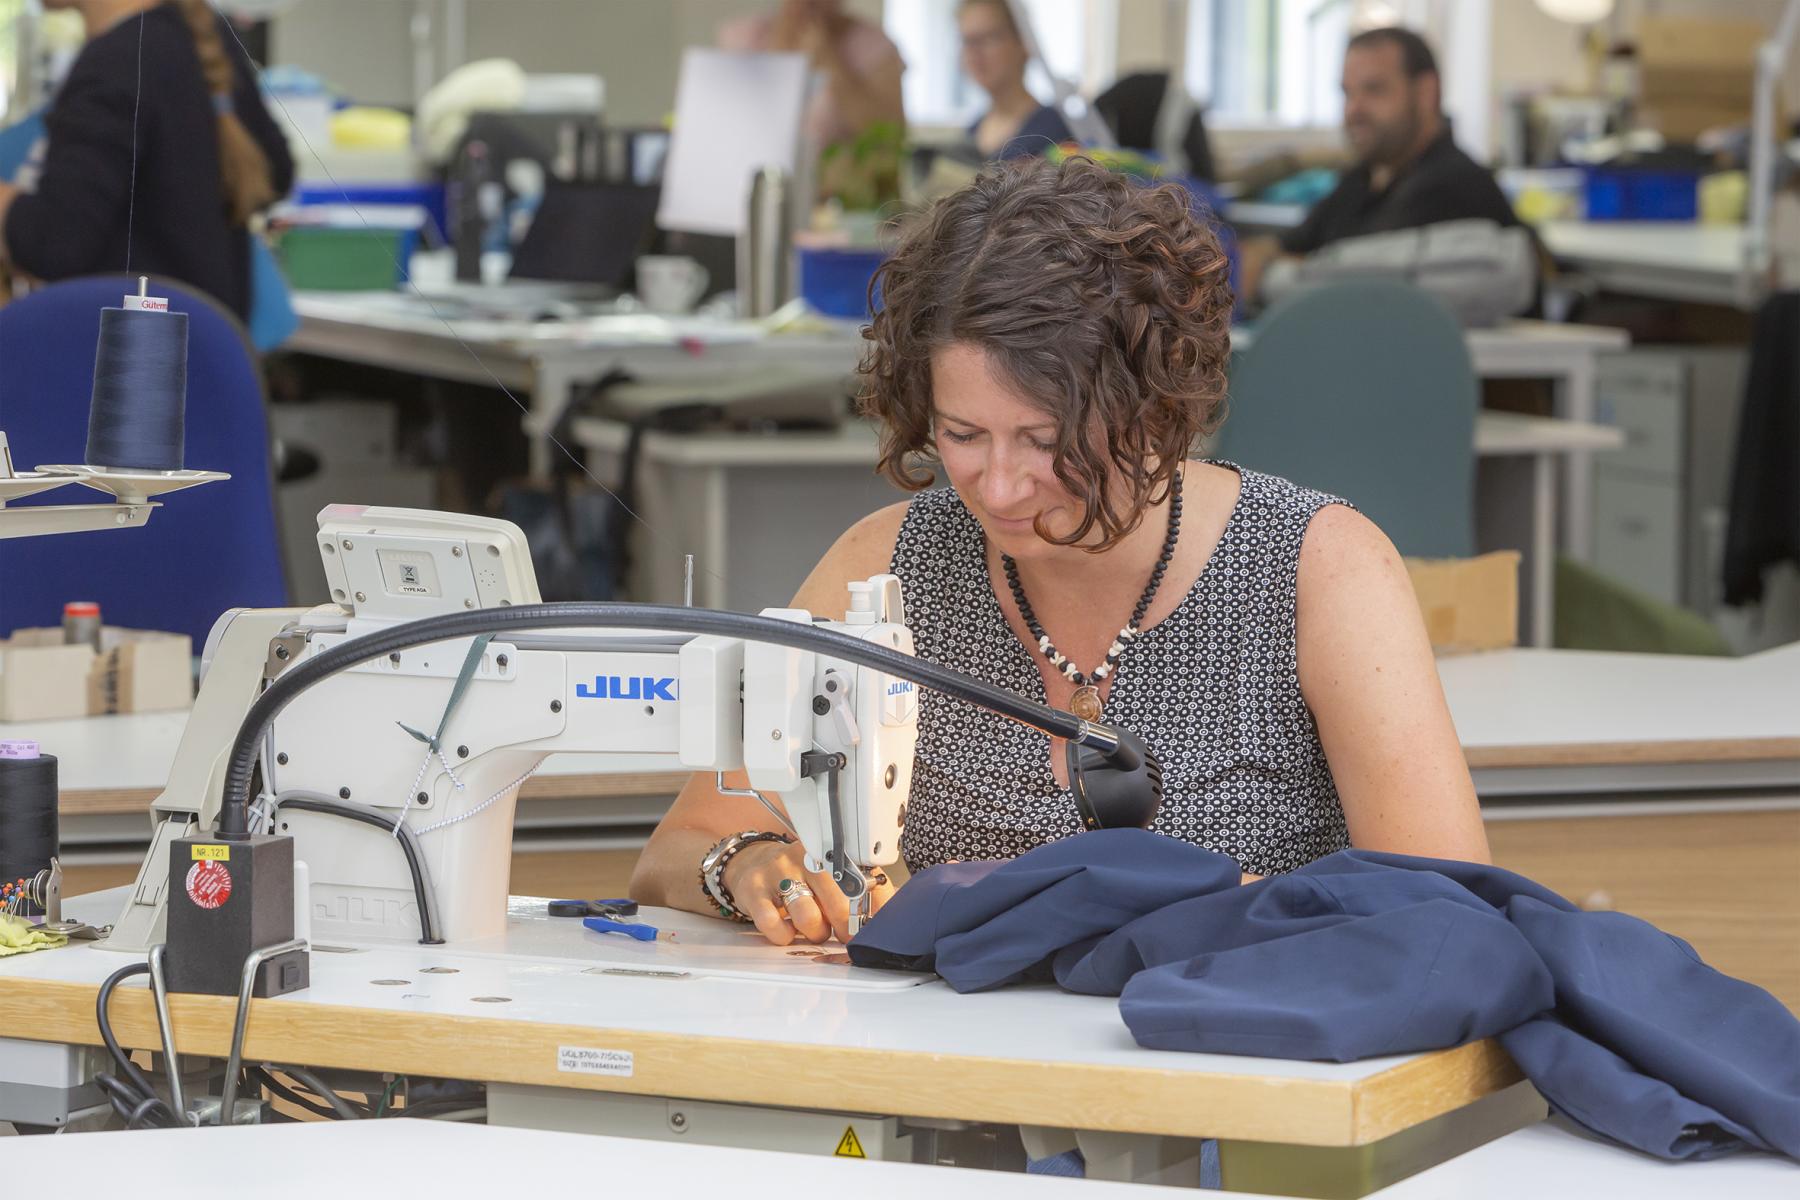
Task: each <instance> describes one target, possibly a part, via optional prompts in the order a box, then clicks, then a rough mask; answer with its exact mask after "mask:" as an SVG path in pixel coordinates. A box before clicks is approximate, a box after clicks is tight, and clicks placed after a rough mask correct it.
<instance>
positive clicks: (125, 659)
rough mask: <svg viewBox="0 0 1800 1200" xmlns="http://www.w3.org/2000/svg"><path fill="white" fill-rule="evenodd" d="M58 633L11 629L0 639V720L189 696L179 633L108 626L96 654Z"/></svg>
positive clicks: (175, 704)
mask: <svg viewBox="0 0 1800 1200" xmlns="http://www.w3.org/2000/svg"><path fill="white" fill-rule="evenodd" d="M62 638H63V635H62V630H60V629H19V630H15V631H14V632H13V636H12V637H11V638H9V639H4V640H0V721H56V720H62V719H65V718H68V717H89V716H102V715H104V714H107V713H130V712H162V711H166V710H170V709H182V708H186V707H188V706H189V705H190V704H192V703H193V701H194V683H193V657H194V647H193V642H192V640H191V639H190V638H188V637H187V636H186V635H185V634H175V633H154V632H150V631H146V630H139V629H118V628H113V627H110V626H109V627H107V628H106V629H104V630H102V631H101V634H100V645H101V650H100V651H99V652H98V653H96V652H95V651H94V649H93V647H91V646H85V645H82V646H65V645H64V644H63V640H62Z"/></svg>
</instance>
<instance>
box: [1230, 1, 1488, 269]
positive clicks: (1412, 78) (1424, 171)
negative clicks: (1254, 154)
mask: <svg viewBox="0 0 1800 1200" xmlns="http://www.w3.org/2000/svg"><path fill="white" fill-rule="evenodd" d="M1442 102H1443V82H1442V80H1440V79H1439V78H1438V69H1437V58H1436V56H1434V55H1433V54H1432V52H1431V47H1430V46H1429V45H1428V44H1427V43H1426V41H1425V39H1424V38H1422V37H1420V36H1419V35H1418V34H1416V33H1414V32H1413V31H1412V30H1410V29H1401V28H1398V27H1394V28H1384V29H1371V30H1368V31H1366V32H1363V33H1359V34H1357V35H1356V36H1355V37H1353V38H1351V39H1350V45H1349V47H1348V49H1346V50H1345V52H1344V135H1345V137H1346V138H1347V139H1348V140H1349V142H1350V147H1351V149H1352V150H1354V151H1355V153H1356V165H1355V166H1354V167H1352V168H1351V169H1350V170H1348V171H1346V172H1345V173H1344V175H1343V177H1342V178H1341V179H1339V180H1338V185H1337V188H1336V189H1335V190H1334V191H1333V192H1332V193H1331V194H1330V195H1329V196H1326V197H1325V199H1323V200H1321V201H1319V203H1318V204H1316V205H1314V206H1313V210H1312V212H1310V213H1309V214H1307V218H1306V220H1305V221H1304V222H1303V223H1301V224H1300V225H1299V226H1298V227H1297V228H1294V229H1290V230H1289V231H1288V232H1287V233H1286V234H1285V235H1283V236H1282V237H1281V238H1279V239H1276V238H1258V239H1255V240H1252V241H1250V242H1247V243H1245V246H1244V267H1243V277H1242V281H1243V286H1242V289H1241V290H1242V292H1243V294H1244V295H1245V296H1246V297H1251V298H1254V297H1255V295H1256V291H1257V287H1258V285H1259V284H1260V283H1261V280H1262V274H1263V271H1264V270H1265V269H1266V268H1267V267H1268V265H1269V264H1270V263H1271V262H1273V261H1274V260H1275V259H1276V258H1278V257H1281V256H1283V255H1292V256H1305V255H1308V254H1312V253H1313V252H1314V251H1317V250H1322V249H1324V248H1325V247H1326V246H1329V245H1331V244H1332V243H1333V242H1339V241H1343V240H1345V239H1346V238H1353V237H1362V236H1364V235H1366V234H1371V233H1390V232H1392V231H1394V230H1397V229H1416V228H1418V227H1419V226H1421V225H1435V224H1437V223H1438V222H1441V221H1461V220H1471V219H1479V220H1488V221H1493V222H1495V223H1496V224H1499V225H1504V226H1510V225H1517V224H1518V223H1519V219H1518V217H1517V216H1515V215H1514V214H1513V210H1512V205H1511V204H1509V203H1508V202H1507V199H1506V195H1505V193H1503V192H1502V191H1501V190H1500V185H1499V184H1497V183H1495V182H1494V176H1493V173H1492V172H1491V171H1489V170H1487V169H1486V168H1485V167H1483V166H1482V165H1481V164H1480V163H1478V162H1476V161H1475V160H1474V159H1472V158H1470V157H1469V156H1468V155H1467V154H1465V153H1463V151H1462V150H1461V148H1460V147H1458V146H1457V144H1456V140H1455V138H1454V137H1453V136H1452V131H1451V128H1450V119H1449V118H1448V117H1446V116H1445V115H1444V113H1443V108H1442Z"/></svg>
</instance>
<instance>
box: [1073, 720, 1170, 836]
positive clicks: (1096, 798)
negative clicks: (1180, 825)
mask: <svg viewBox="0 0 1800 1200" xmlns="http://www.w3.org/2000/svg"><path fill="white" fill-rule="evenodd" d="M1108 731H1109V732H1110V733H1112V734H1113V736H1114V737H1116V738H1118V741H1119V744H1118V748H1117V749H1114V750H1110V751H1108V750H1101V749H1098V748H1096V747H1093V746H1077V745H1076V744H1075V743H1074V742H1070V743H1069V749H1068V754H1069V757H1068V763H1069V788H1070V790H1071V791H1072V792H1074V794H1075V808H1076V811H1078V812H1079V813H1080V814H1081V824H1082V827H1083V828H1084V829H1089V830H1094V829H1148V828H1149V827H1150V822H1152V821H1154V820H1155V819H1156V813H1157V810H1158V809H1160V808H1161V807H1162V764H1161V763H1159V762H1157V761H1156V756H1155V755H1153V754H1151V753H1150V748H1149V747H1148V746H1146V745H1144V740H1143V739H1142V738H1140V737H1138V735H1137V734H1135V733H1132V732H1130V731H1129V730H1125V729H1113V728H1109V730H1108Z"/></svg>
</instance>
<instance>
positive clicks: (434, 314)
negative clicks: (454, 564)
mask: <svg viewBox="0 0 1800 1200" xmlns="http://www.w3.org/2000/svg"><path fill="white" fill-rule="evenodd" d="M492 291H493V293H494V294H495V295H496V296H497V297H504V296H505V295H506V293H507V289H506V288H498V289H492ZM483 294H484V293H483V291H482V290H481V289H475V290H473V291H472V292H467V293H457V294H455V295H452V296H447V297H440V298H438V299H426V298H424V297H420V296H412V295H406V294H402V293H400V292H299V293H296V294H295V296H294V311H295V313H297V314H298V315H299V317H300V328H299V329H298V330H297V331H296V332H295V333H294V335H293V337H291V338H289V339H288V341H287V342H286V343H284V348H285V349H288V350H293V351H297V352H300V353H304V354H316V355H319V356H321V357H325V358H334V359H339V360H341V361H344V362H353V363H362V364H364V365H366V366H376V367H385V368H387V369H389V370H395V371H405V372H409V373H412V374H416V375H422V376H425V377H427V378H432V379H445V380H451V381H454V382H459V383H473V384H479V385H482V386H485V387H495V386H499V387H504V388H506V389H508V390H509V391H512V392H513V393H514V394H515V395H518V396H519V399H520V402H521V403H522V404H525V405H526V406H527V409H528V411H527V412H525V413H524V414H522V418H523V424H524V428H525V433H526V436H527V437H528V438H529V439H530V443H531V470H532V473H533V474H534V475H536V476H539V477H542V476H545V475H547V474H548V473H549V470H550V466H551V463H552V461H553V460H552V457H551V456H552V454H554V453H555V450H554V447H553V446H552V444H551V441H550V438H551V435H552V432H553V430H554V429H555V428H556V422H557V420H558V419H559V418H560V417H561V416H562V414H563V412H564V411H565V410H566V409H567V408H568V406H569V402H570V395H571V392H572V391H573V389H575V388H576V387H579V386H582V385H586V384H592V383H595V382H597V381H599V380H600V379H602V378H604V377H606V376H607V375H610V374H612V373H614V372H617V371H623V372H627V373H629V374H631V375H632V376H634V377H636V378H638V379H670V378H679V379H704V378H706V377H708V376H713V377H717V376H719V375H726V374H741V373H743V372H746V371H752V370H755V369H756V368H757V367H759V366H767V365H779V366H781V367H783V368H787V369H792V368H795V367H816V368H817V369H818V370H819V372H820V373H821V374H832V373H837V374H842V375H846V376H847V375H849V374H850V372H852V371H853V370H855V368H856V363H857V360H858V356H859V355H860V353H861V349H860V347H861V338H860V336H859V335H858V334H857V332H856V329H857V326H856V325H855V324H854V323H852V322H845V321H832V320H830V319H828V318H821V319H820V320H821V321H822V322H823V324H822V326H821V327H820V328H818V329H814V330H813V331H810V332H794V333H775V332H771V331H770V330H769V328H768V327H767V326H765V325H763V324H760V323H758V322H754V321H723V320H716V319H708V318H704V317H660V316H653V315H651V314H647V313H640V314H633V315H614V316H604V315H603V316H591V317H577V318H572V319H559V320H543V321H538V320H532V319H530V318H529V317H527V316H475V317H464V316H461V315H459V314H460V313H461V312H462V311H463V310H464V306H465V305H466V304H468V303H470V301H469V300H468V299H467V297H470V296H473V297H475V298H476V299H479V298H480V297H481V296H482V295H483ZM458 296H462V297H464V299H462V300H458V299H457V297H458ZM500 307H506V306H500ZM446 318H447V319H446Z"/></svg>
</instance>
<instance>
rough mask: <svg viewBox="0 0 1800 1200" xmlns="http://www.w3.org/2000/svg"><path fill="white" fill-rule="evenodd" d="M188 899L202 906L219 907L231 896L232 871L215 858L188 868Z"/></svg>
mask: <svg viewBox="0 0 1800 1200" xmlns="http://www.w3.org/2000/svg"><path fill="white" fill-rule="evenodd" d="M187 894H188V899H189V900H192V901H193V902H194V903H195V904H198V905H199V906H200V907H201V908H217V907H219V905H221V904H223V903H225V901H227V900H229V899H230V898H231V872H230V871H229V870H227V869H226V867H225V864H224V863H222V862H217V861H215V860H213V859H207V860H206V861H204V862H197V863H195V864H194V865H193V866H191V867H189V868H188V873H187Z"/></svg>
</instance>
